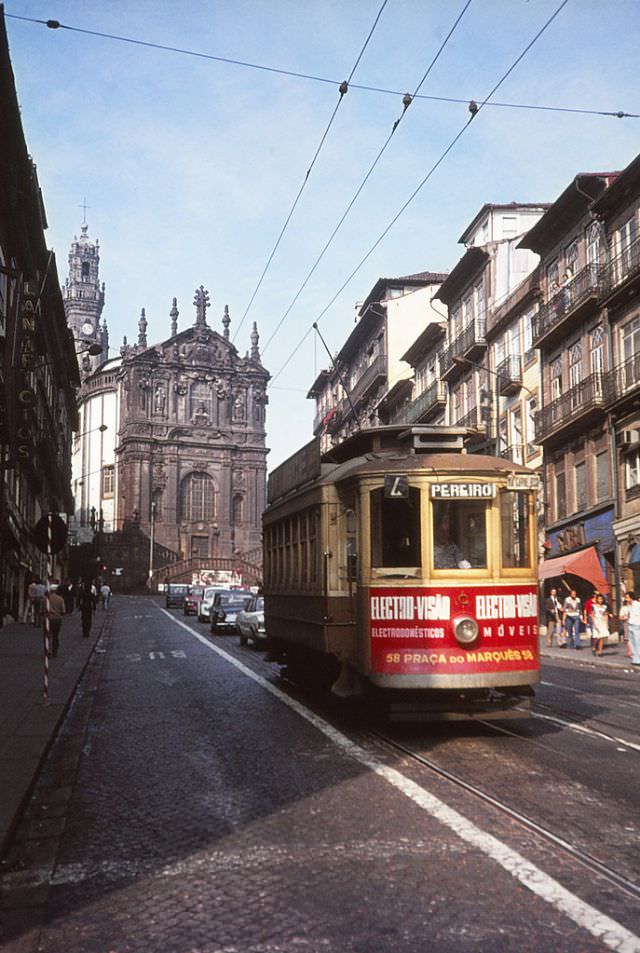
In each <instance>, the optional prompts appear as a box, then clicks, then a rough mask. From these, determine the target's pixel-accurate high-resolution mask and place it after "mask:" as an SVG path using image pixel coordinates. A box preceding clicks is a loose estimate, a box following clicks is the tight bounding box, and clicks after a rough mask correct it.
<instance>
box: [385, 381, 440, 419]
mask: <svg viewBox="0 0 640 953" xmlns="http://www.w3.org/2000/svg"><path fill="white" fill-rule="evenodd" d="M446 403H447V387H446V384H445V383H444V381H434V382H433V383H432V384H430V385H429V386H428V387H427V389H426V390H425V391H423V392H422V393H421V394H420V395H419V396H418V397H416V399H415V400H412V401H411V403H410V404H407V405H406V406H404V407H403V408H402V409H401V411H400V412H399V413H398V415H397V416H398V419H397V420H394V423H406V424H420V423H425V422H426V421H428V420H430V419H431V417H433V416H435V414H436V413H438V412H439V411H441V410H442V409H443V408H444V406H445V405H446Z"/></svg>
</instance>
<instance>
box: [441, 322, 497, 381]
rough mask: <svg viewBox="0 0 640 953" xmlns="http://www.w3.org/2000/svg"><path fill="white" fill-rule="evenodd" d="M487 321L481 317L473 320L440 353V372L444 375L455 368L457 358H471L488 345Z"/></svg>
mask: <svg viewBox="0 0 640 953" xmlns="http://www.w3.org/2000/svg"><path fill="white" fill-rule="evenodd" d="M486 331H487V319H486V316H485V315H484V314H483V315H480V316H479V317H477V318H473V320H472V321H470V322H469V324H468V325H467V326H466V328H465V329H464V330H463V331H462V332H461V333H460V334H459V335H458V337H457V338H454V340H453V341H452V342H451V344H449V345H448V346H447V347H445V348H443V350H442V351H441V352H440V372H441V373H442V374H443V375H444V374H446V373H447V372H448V371H450V370H451V369H452V368H453V367H455V363H456V362H455V360H454V358H456V357H469V355H470V354H471V353H472V352H473V351H474V350H475V349H476V348H479V347H484V345H486V343H487V341H486Z"/></svg>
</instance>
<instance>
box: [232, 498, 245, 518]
mask: <svg viewBox="0 0 640 953" xmlns="http://www.w3.org/2000/svg"><path fill="white" fill-rule="evenodd" d="M242 509H243V499H242V497H241V496H240V494H239V493H236V495H235V496H234V498H233V522H234V523H241V522H242Z"/></svg>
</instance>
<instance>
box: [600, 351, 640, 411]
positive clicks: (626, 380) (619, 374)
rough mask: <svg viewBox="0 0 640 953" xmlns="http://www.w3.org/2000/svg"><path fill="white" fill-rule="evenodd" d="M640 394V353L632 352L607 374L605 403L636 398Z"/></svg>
mask: <svg viewBox="0 0 640 953" xmlns="http://www.w3.org/2000/svg"><path fill="white" fill-rule="evenodd" d="M638 396H640V354H634V355H633V357H630V358H629V359H628V360H626V361H625V362H624V363H623V364H618V366H617V367H614V369H613V370H612V371H611V373H610V374H609V379H608V386H607V403H610V402H613V403H616V404H617V403H619V402H621V401H625V400H626V398H627V397H628V398H631V399H633V400H637V399H638Z"/></svg>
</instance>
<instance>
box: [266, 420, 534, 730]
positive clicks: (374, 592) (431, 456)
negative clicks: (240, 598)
mask: <svg viewBox="0 0 640 953" xmlns="http://www.w3.org/2000/svg"><path fill="white" fill-rule="evenodd" d="M465 435H466V431H464V430H460V429H455V428H448V427H436V426H416V427H378V428H373V429H369V430H365V431H362V432H360V433H358V434H356V435H354V436H353V437H351V438H349V440H347V441H345V442H344V443H343V444H341V445H340V446H338V447H336V448H333V449H332V451H331V453H330V454H325V455H324V456H322V455H321V454H320V450H319V444H318V442H317V441H313V442H312V443H310V444H308V445H307V446H306V447H304V448H303V449H302V450H301V451H299V452H298V453H297V454H295V455H294V456H293V457H291V458H290V459H289V460H287V461H286V462H285V463H284V464H282V466H281V467H279V468H278V469H277V470H275V471H274V472H273V473H272V474H271V476H270V478H269V489H268V506H267V509H266V511H265V514H264V540H265V558H264V565H265V579H264V589H265V617H266V629H267V634H268V640H269V648H270V653H271V657H272V658H273V659H275V660H277V661H279V662H280V663H281V664H283V665H286V666H287V669H288V670H289V672H290V674H291V675H292V676H293V677H294V678H298V679H303V680H309V679H313V680H314V681H316V682H320V683H322V684H324V685H325V686H326V687H330V688H331V690H332V691H333V692H334V693H336V694H338V695H341V696H358V697H361V698H364V699H365V701H371V702H372V703H374V702H375V703H380V702H382V703H384V704H386V705H387V707H388V710H389V713H390V715H391V716H392V717H394V718H406V719H414V718H422V717H427V718H457V717H470V716H471V717H472V716H474V715H477V716H479V717H483V718H486V717H491V716H494V717H500V718H504V717H507V716H509V717H514V716H515V717H519V716H526V715H527V713H528V710H529V706H530V701H531V698H532V696H533V686H534V685H535V684H536V682H538V680H539V654H538V590H537V579H536V522H535V513H536V488H537V476H536V474H534V473H532V472H531V471H529V470H527V469H526V468H525V467H523V466H519V465H518V464H514V463H512V462H511V461H508V460H505V459H503V458H499V457H490V456H484V455H480V454H468V453H466V452H465V448H464V438H465Z"/></svg>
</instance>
